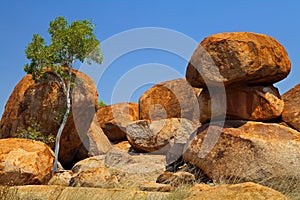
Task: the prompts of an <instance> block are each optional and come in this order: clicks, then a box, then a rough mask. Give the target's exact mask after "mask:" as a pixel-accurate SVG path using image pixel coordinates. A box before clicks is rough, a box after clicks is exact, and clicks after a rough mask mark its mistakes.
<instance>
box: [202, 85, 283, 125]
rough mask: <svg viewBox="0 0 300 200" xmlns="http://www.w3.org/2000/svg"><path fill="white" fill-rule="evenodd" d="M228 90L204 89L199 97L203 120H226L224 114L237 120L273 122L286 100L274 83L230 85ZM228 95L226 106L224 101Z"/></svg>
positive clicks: (227, 117)
mask: <svg viewBox="0 0 300 200" xmlns="http://www.w3.org/2000/svg"><path fill="white" fill-rule="evenodd" d="M225 92H226V94H225V95H224V94H222V93H214V94H213V95H211V94H210V93H209V91H208V90H207V89H204V90H203V91H202V92H201V94H200V96H199V100H198V101H199V108H200V122H201V123H206V122H208V121H209V120H211V119H212V117H213V118H214V119H212V120H216V119H222V117H223V119H224V116H226V119H234V120H239V119H242V120H251V121H270V120H273V119H276V118H278V117H280V116H281V114H282V111H283V107H284V102H283V100H282V99H281V97H280V94H279V92H278V89H277V88H275V87H274V86H272V85H269V86H252V87H249V86H247V87H246V86H245V87H228V88H225ZM222 98H224V99H222ZM225 98H226V107H224V106H225V105H224V103H222V100H223V101H224V100H225ZM224 102H225V101H224ZM213 103H214V105H212V104H213ZM222 108H223V109H222ZM224 108H226V109H224ZM212 112H213V113H212Z"/></svg>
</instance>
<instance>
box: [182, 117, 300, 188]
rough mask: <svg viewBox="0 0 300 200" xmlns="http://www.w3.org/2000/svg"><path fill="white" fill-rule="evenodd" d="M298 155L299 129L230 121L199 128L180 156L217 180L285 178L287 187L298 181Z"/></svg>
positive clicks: (269, 181)
mask: <svg viewBox="0 0 300 200" xmlns="http://www.w3.org/2000/svg"><path fill="white" fill-rule="evenodd" d="M218 131H219V132H218ZM299 155H300V133H299V132H298V131H296V130H294V129H291V128H288V127H285V126H281V125H278V124H274V123H262V122H251V121H233V120H232V121H227V122H226V123H225V125H224V127H219V126H217V125H210V126H208V125H204V126H203V127H200V128H199V129H198V133H197V135H196V136H195V137H194V138H193V139H191V141H190V143H189V145H188V146H187V148H186V151H185V152H184V154H183V158H184V160H185V161H186V162H190V163H191V164H194V165H196V166H198V167H199V168H201V169H202V170H203V171H204V173H205V174H207V175H208V177H209V178H210V179H212V180H215V181H216V182H222V181H223V182H224V181H226V182H227V183H232V182H235V183H236V182H243V181H251V182H263V183H264V184H270V185H272V183H279V182H280V181H281V182H282V180H286V181H290V182H289V184H286V186H288V185H293V184H296V183H298V182H297V181H299V180H300V172H299V170H298V169H299V167H300V156H299ZM286 189H288V188H286Z"/></svg>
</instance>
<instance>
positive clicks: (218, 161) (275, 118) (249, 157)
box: [183, 32, 300, 185]
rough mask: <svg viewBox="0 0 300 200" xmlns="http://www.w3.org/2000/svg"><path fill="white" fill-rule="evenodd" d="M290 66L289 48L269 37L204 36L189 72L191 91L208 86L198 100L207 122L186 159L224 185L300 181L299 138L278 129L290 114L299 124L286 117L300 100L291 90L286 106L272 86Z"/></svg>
mask: <svg viewBox="0 0 300 200" xmlns="http://www.w3.org/2000/svg"><path fill="white" fill-rule="evenodd" d="M290 67H291V64H290V61H289V58H288V55H287V53H286V51H285V49H284V48H283V47H282V46H281V45H280V44H279V43H278V42H277V41H276V40H275V39H273V38H271V37H269V36H266V35H262V34H254V33H246V32H242V33H221V34H216V35H212V36H209V37H207V38H205V39H204V40H203V41H202V42H201V43H200V45H199V46H198V47H197V49H196V50H195V52H194V54H193V56H192V58H191V60H190V63H189V65H188V67H187V71H186V78H187V81H188V82H189V83H190V84H191V85H192V86H194V87H204V89H203V91H202V92H201V94H200V96H199V99H198V100H199V107H200V117H199V120H200V121H201V123H203V124H204V125H203V126H201V127H200V128H198V130H197V132H195V133H194V134H193V136H192V137H191V138H190V142H189V143H188V144H187V145H186V148H185V152H184V155H183V158H184V160H185V161H186V162H189V163H192V164H194V165H196V166H197V167H199V168H200V169H202V170H203V171H204V173H205V174H206V175H208V177H209V178H210V179H212V180H214V181H217V182H224V181H225V182H243V181H253V182H260V183H264V184H268V185H271V184H273V185H274V184H277V183H279V182H280V181H282V180H295V183H297V181H298V182H299V180H300V173H298V170H297V169H298V168H299V167H300V134H299V132H298V131H297V130H294V129H292V128H291V127H287V125H286V126H283V125H280V124H278V122H280V120H281V116H282V113H285V114H284V115H283V120H285V121H286V122H287V124H290V125H292V127H295V124H294V122H295V121H296V119H291V117H289V116H291V115H290V114H287V113H290V112H293V111H292V110H294V111H295V109H294V108H295V107H294V106H295V105H296V104H298V105H299V101H298V103H295V102H294V99H292V98H291V95H292V94H291V93H292V92H288V93H287V94H286V95H284V97H285V98H284V99H286V100H285V101H286V102H288V104H287V106H286V107H284V100H282V99H281V96H280V94H279V92H278V90H277V88H275V87H274V86H273V85H272V84H273V83H276V82H277V81H280V80H282V79H283V78H285V77H286V76H287V75H288V73H289V71H290ZM294 90H297V88H295V89H294ZM212 108H214V109H212ZM297 108H299V106H298V107H297ZM287 109H288V110H289V111H287ZM212 110H213V111H212ZM298 110H299V109H298ZM295 112H297V111H295ZM208 122H210V123H208ZM205 123H206V124H205ZM296 124H297V123H296ZM298 130H299V129H298Z"/></svg>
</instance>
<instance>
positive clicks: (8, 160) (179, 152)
mask: <svg viewBox="0 0 300 200" xmlns="http://www.w3.org/2000/svg"><path fill="white" fill-rule="evenodd" d="M290 70H291V63H290V60H289V58H288V55H287V52H286V51H285V49H284V48H283V46H282V45H281V44H280V43H279V42H277V41H276V40H275V39H274V38H272V37H269V36H267V35H263V34H255V33H249V32H235V33H220V34H215V35H211V36H209V37H207V38H205V39H204V40H203V41H202V42H201V43H200V44H199V46H198V47H197V48H196V50H195V52H194V53H193V55H192V57H191V59H190V61H189V64H188V66H187V70H186V78H182V79H175V80H169V81H165V82H161V83H157V84H156V85H154V86H153V87H152V88H150V89H149V90H147V91H146V92H145V93H144V94H142V95H141V97H140V99H139V102H138V104H137V103H130V102H125V103H118V104H113V105H108V106H98V92H97V90H96V86H95V84H94V82H93V81H92V79H91V78H90V77H88V76H87V75H85V74H83V73H81V72H78V71H76V70H74V71H73V76H74V77H77V82H76V81H75V82H74V85H73V84H72V85H73V86H74V87H73V86H72V99H71V103H72V111H71V114H70V116H69V118H68V120H67V123H66V126H65V128H64V131H63V133H62V138H61V144H60V146H61V149H60V154H59V161H60V162H61V164H62V166H59V171H58V172H56V173H52V172H51V167H52V164H53V159H54V155H53V152H52V150H51V148H52V149H53V148H54V143H53V142H52V143H48V145H49V146H47V145H46V144H44V143H43V142H39V141H31V140H26V139H20V138H14V137H20V130H21V131H22V137H24V136H25V138H29V137H26V136H29V135H31V136H32V137H34V138H33V139H43V138H47V137H48V136H49V135H50V136H51V135H53V136H54V137H55V136H56V132H57V130H58V128H59V125H60V123H61V120H62V118H61V117H62V114H64V111H65V110H64V109H65V107H66V105H65V100H66V95H65V94H64V92H63V90H62V88H61V84H60V82H59V80H57V78H56V77H55V76H53V74H52V75H51V73H49V76H47V77H46V78H45V79H44V80H42V81H40V82H37V83H36V82H34V81H33V80H32V77H31V75H26V76H25V77H24V78H23V79H22V80H21V81H20V82H19V83H18V85H17V86H16V87H15V89H14V91H13V93H12V94H11V96H10V98H9V100H8V102H7V105H6V107H5V111H4V114H3V116H2V119H1V123H0V185H4V187H0V199H1V198H3V199H8V197H9V198H15V197H28V199H38V197H41V198H45V197H48V196H49V194H51V195H52V194H54V191H55V194H56V193H57V195H60V197H59V198H58V197H57V198H58V199H65V198H71V199H72V198H73V199H74V198H82V199H83V198H84V197H86V198H87V199H88V198H91V199H98V198H100V199H101V197H103V198H104V197H105V198H106V197H112V196H113V197H114V198H115V199H123V198H125V196H126V198H127V197H128V198H129V197H131V198H133V197H137V196H143V197H145V196H149V195H150V196H151V195H156V194H157V195H158V196H156V197H159V196H161V197H166V196H172V195H173V194H172V193H168V192H170V191H173V190H177V189H178V188H181V187H183V188H186V187H187V186H192V185H195V184H196V183H206V184H198V185H195V187H192V188H191V189H187V190H186V194H184V198H187V199H201V198H202V199H226V198H227V199H232V198H234V197H238V198H240V199H260V198H261V199H264V198H274V199H288V198H286V197H285V196H284V195H282V194H281V193H279V192H277V191H274V190H273V189H276V190H278V191H281V192H285V193H289V194H292V195H290V196H299V195H300V193H299V191H300V171H299V169H300V133H299V132H300V85H297V86H295V87H294V88H293V89H291V90H290V91H288V92H287V93H285V94H283V95H282V97H281V95H280V94H279V91H278V89H277V88H276V87H274V86H273V84H274V83H276V82H278V81H280V80H282V79H284V78H285V77H286V76H287V75H288V74H289V72H290ZM45 72H46V73H47V69H46V71H45ZM33 125H34V127H33ZM24 134H25V135H24ZM39 134H41V135H39ZM31 139H32V138H31ZM245 182H246V183H245ZM251 182H254V183H251ZM223 183H225V185H224V184H223ZM237 183H241V184H237ZM256 183H259V184H262V185H264V186H270V187H272V188H273V189H270V188H267V187H264V186H261V185H258V184H256ZM28 184H31V185H32V184H35V185H38V184H43V185H44V186H43V187H40V186H23V185H28ZM220 184H221V185H220ZM6 185H18V186H17V187H10V188H7V187H6ZM46 185H47V186H46ZM74 187H76V189H75V188H74ZM116 188H117V189H116ZM104 189H109V190H104ZM128 189H129V190H128ZM15 190H16V191H17V192H14V191H15ZM141 190H142V191H143V192H141ZM149 191H152V192H149ZM158 191H159V192H158ZM295 191H296V192H295ZM161 192H164V193H161ZM292 192H294V193H292ZM94 193H95V194H96V195H94ZM3 194H4V195H6V196H4V197H3ZM174 194H176V192H175V193H174ZM7 195H8V196H7ZM16 195H17V196H16ZM76 195H77V196H76ZM118 195H121V196H118ZM124 195H125V196H124ZM37 196H38V197H37ZM180 198H181V199H183V197H180ZM175 199H178V196H176V197H175Z"/></svg>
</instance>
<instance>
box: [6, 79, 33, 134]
mask: <svg viewBox="0 0 300 200" xmlns="http://www.w3.org/2000/svg"><path fill="white" fill-rule="evenodd" d="M33 84H34V81H33V80H32V76H31V75H26V76H24V78H22V80H21V81H20V82H19V83H18V84H17V85H16V87H15V88H14V90H13V92H12V94H11V95H10V97H9V99H8V101H7V103H6V106H5V110H4V113H3V115H2V119H1V122H0V138H7V137H10V135H11V132H13V131H14V132H16V130H17V124H16V123H14V122H15V121H17V119H18V116H19V106H18V105H20V104H21V102H22V100H23V97H24V93H25V92H26V91H27V89H28V88H29V87H30V86H32V85H33Z"/></svg>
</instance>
